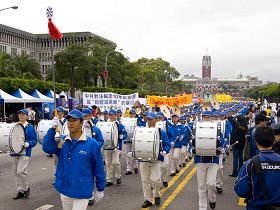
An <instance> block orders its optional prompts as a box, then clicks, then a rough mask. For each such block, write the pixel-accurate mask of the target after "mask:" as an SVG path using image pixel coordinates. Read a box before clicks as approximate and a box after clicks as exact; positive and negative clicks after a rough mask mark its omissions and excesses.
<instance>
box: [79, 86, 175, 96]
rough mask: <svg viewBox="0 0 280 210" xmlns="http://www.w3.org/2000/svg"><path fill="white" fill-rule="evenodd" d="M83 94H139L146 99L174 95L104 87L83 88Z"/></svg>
mask: <svg viewBox="0 0 280 210" xmlns="http://www.w3.org/2000/svg"><path fill="white" fill-rule="evenodd" d="M82 91H83V92H112V93H118V94H122V95H128V94H133V93H136V92H138V93H139V97H141V98H145V96H147V95H157V96H166V95H167V96H172V94H166V93H162V92H149V91H143V90H132V89H120V88H104V87H94V86H87V87H84V88H82Z"/></svg>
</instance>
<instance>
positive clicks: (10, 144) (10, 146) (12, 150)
mask: <svg viewBox="0 0 280 210" xmlns="http://www.w3.org/2000/svg"><path fill="white" fill-rule="evenodd" d="M17 125H19V126H21V127H22V128H23V133H24V142H26V133H25V128H24V126H23V125H22V124H20V123H16V124H15V125H14V126H13V127H12V128H11V131H10V133H9V148H10V150H11V152H13V153H16V154H20V153H22V151H23V150H24V146H23V145H22V149H21V151H20V152H15V151H14V149H13V147H12V142H11V133H12V132H13V130H14V128H15V127H16V126H17Z"/></svg>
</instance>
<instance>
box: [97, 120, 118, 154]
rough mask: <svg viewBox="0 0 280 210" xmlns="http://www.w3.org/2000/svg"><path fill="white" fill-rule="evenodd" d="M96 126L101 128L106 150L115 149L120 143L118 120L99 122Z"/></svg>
mask: <svg viewBox="0 0 280 210" xmlns="http://www.w3.org/2000/svg"><path fill="white" fill-rule="evenodd" d="M96 126H97V127H98V128H99V129H100V130H101V133H102V136H103V139H104V145H103V149H104V150H114V149H115V148H116V147H117V145H118V139H119V127H118V123H117V122H100V121H99V122H98V123H97V124H96Z"/></svg>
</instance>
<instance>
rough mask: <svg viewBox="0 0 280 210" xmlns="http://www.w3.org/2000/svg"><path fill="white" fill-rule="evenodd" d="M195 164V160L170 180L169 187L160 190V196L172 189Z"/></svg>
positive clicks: (144, 209)
mask: <svg viewBox="0 0 280 210" xmlns="http://www.w3.org/2000/svg"><path fill="white" fill-rule="evenodd" d="M192 164H193V160H191V161H190V162H189V163H188V164H187V165H186V166H185V167H184V168H183V169H181V171H180V172H179V173H178V174H176V176H174V177H173V178H172V179H170V180H169V182H168V187H166V188H163V189H161V190H160V196H161V197H162V195H163V194H164V193H165V192H166V191H167V190H168V189H169V188H170V187H172V185H173V184H174V183H175V182H176V181H177V180H178V179H179V178H180V177H181V176H182V175H183V174H184V173H185V171H186V170H187V169H188V168H189V167H190V166H191V165H192ZM153 204H155V202H154V199H153ZM149 209H150V208H142V210H149Z"/></svg>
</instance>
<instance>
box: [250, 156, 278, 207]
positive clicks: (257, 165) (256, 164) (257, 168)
mask: <svg viewBox="0 0 280 210" xmlns="http://www.w3.org/2000/svg"><path fill="white" fill-rule="evenodd" d="M252 166H253V167H252ZM248 168H249V170H248V177H249V179H250V178H251V177H252V173H253V171H254V173H255V174H256V175H257V177H258V179H259V181H260V185H261V191H262V197H263V199H264V200H268V199H269V194H268V192H267V188H266V185H265V179H264V175H263V173H262V167H261V161H260V157H259V155H256V156H254V157H253V158H252V159H251V160H250V162H249V164H248ZM250 182H251V183H252V180H250ZM250 188H251V189H250V191H251V193H250V194H252V185H251V187H250ZM251 199H252V198H246V199H245V202H246V203H248V201H249V200H251ZM263 210H280V205H276V206H275V205H270V204H266V205H265V206H264V208H263Z"/></svg>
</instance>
